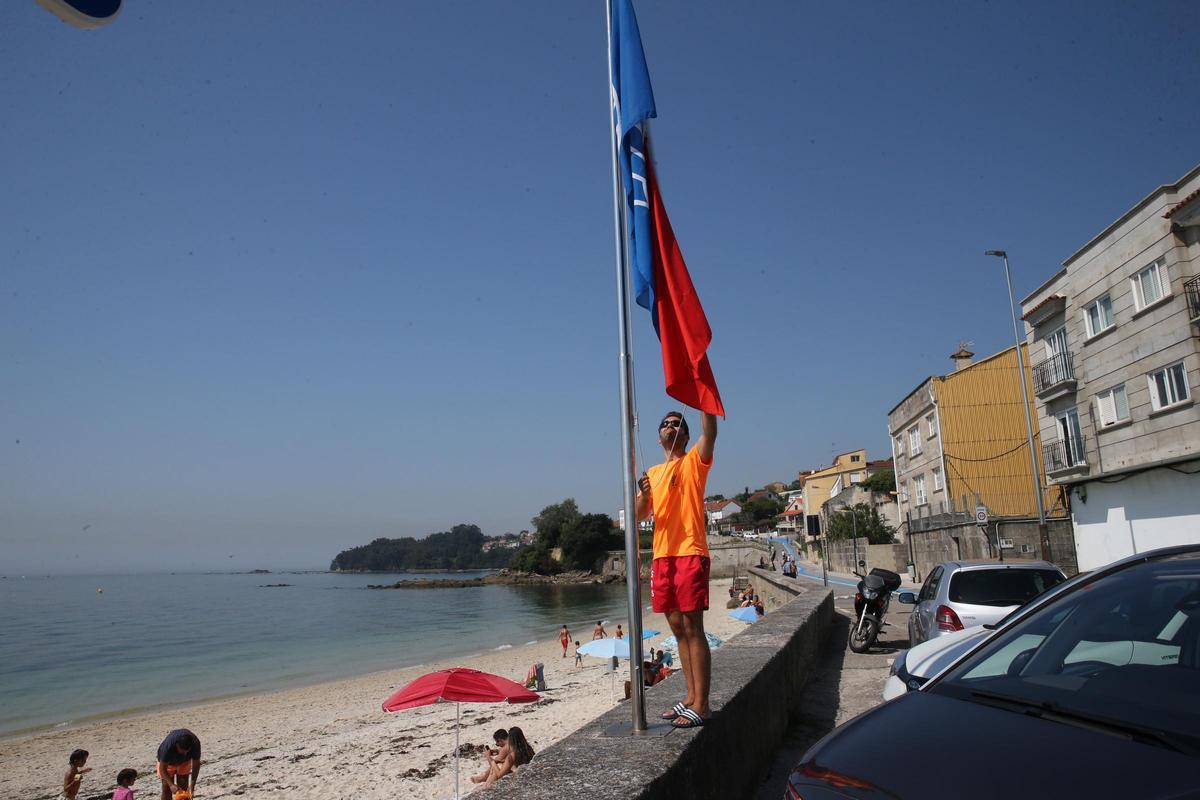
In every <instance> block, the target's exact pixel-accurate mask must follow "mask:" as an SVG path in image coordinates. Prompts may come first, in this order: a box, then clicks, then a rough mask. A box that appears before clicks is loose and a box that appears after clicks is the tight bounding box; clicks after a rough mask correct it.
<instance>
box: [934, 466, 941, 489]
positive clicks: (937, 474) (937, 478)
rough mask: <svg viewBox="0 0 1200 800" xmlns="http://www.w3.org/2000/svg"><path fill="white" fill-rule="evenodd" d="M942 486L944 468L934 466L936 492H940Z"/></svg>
mask: <svg viewBox="0 0 1200 800" xmlns="http://www.w3.org/2000/svg"><path fill="white" fill-rule="evenodd" d="M942 488H943V486H942V468H941V467H934V468H933V490H934V491H935V492H940V491H941V490H942Z"/></svg>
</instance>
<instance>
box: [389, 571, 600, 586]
mask: <svg viewBox="0 0 1200 800" xmlns="http://www.w3.org/2000/svg"><path fill="white" fill-rule="evenodd" d="M620 580H621V576H620V575H595V574H593V573H590V572H561V573H559V574H558V575H539V574H537V573H536V572H517V571H515V570H508V569H502V570H500V571H499V572H496V573H494V574H492V575H487V576H484V577H482V578H465V579H463V580H455V579H452V578H437V579H429V580H416V581H396V582H395V583H369V584H367V588H368V589H462V588H466V587H469V586H495V585H508V586H529V585H570V584H582V583H617V582H618V581H620Z"/></svg>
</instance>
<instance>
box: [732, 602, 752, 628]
mask: <svg viewBox="0 0 1200 800" xmlns="http://www.w3.org/2000/svg"><path fill="white" fill-rule="evenodd" d="M729 616H731V617H733V618H734V619H736V620H739V621H741V622H749V623H751V624H753V623H755V622H758V612H757V611H755V610H754V608H753V607H752V606H746V607H745V608H735V609H734V610H733V611H730V612H729Z"/></svg>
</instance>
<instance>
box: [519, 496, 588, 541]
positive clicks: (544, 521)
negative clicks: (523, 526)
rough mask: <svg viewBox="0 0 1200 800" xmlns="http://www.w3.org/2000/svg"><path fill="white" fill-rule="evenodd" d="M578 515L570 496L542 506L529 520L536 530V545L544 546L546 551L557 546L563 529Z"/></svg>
mask: <svg viewBox="0 0 1200 800" xmlns="http://www.w3.org/2000/svg"><path fill="white" fill-rule="evenodd" d="M579 517H580V514H579V506H578V505H577V504H576V503H575V499H574V498H572V497H568V498H567V499H566V500H563V501H562V502H561V503H556V504H554V505H552V506H546V507H545V508H543V509H542V511H541V513H540V514H538V515H537V516H536V517H534V518H533V519H532V520H530V521H531V522H532V523H533V528H534V530H536V531H537V538H538V546H539V547H544V548H545V550H546V552H550V551H551V550H553V549H554V548H556V547H558V546H559V543H558V540H559V539H560V538H561V537H562V533H563V531H564V530H566V528H567V526H569V525H571V524H572V523H575V522H578V520H579Z"/></svg>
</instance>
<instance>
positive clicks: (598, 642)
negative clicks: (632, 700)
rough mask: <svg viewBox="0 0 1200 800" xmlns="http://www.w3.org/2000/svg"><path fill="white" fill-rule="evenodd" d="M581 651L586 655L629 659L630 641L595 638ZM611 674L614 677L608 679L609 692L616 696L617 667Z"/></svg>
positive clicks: (580, 650)
mask: <svg viewBox="0 0 1200 800" xmlns="http://www.w3.org/2000/svg"><path fill="white" fill-rule="evenodd" d="M579 652H580V653H582V654H583V655H585V656H595V657H596V658H624V659H626V660H628V659H629V642H627V641H625V640H624V639H593V640H592V641H590V642H588V643H587V644H585V645H584V646H583V647H581V648H579ZM613 667H616V662H614V663H613ZM611 675H612V677H611V678H609V681H608V687H609V694H610V695H611V696H613V697H616V694H617V685H616V680H617V671H616V669H614V670H613V671H612V673H611Z"/></svg>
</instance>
